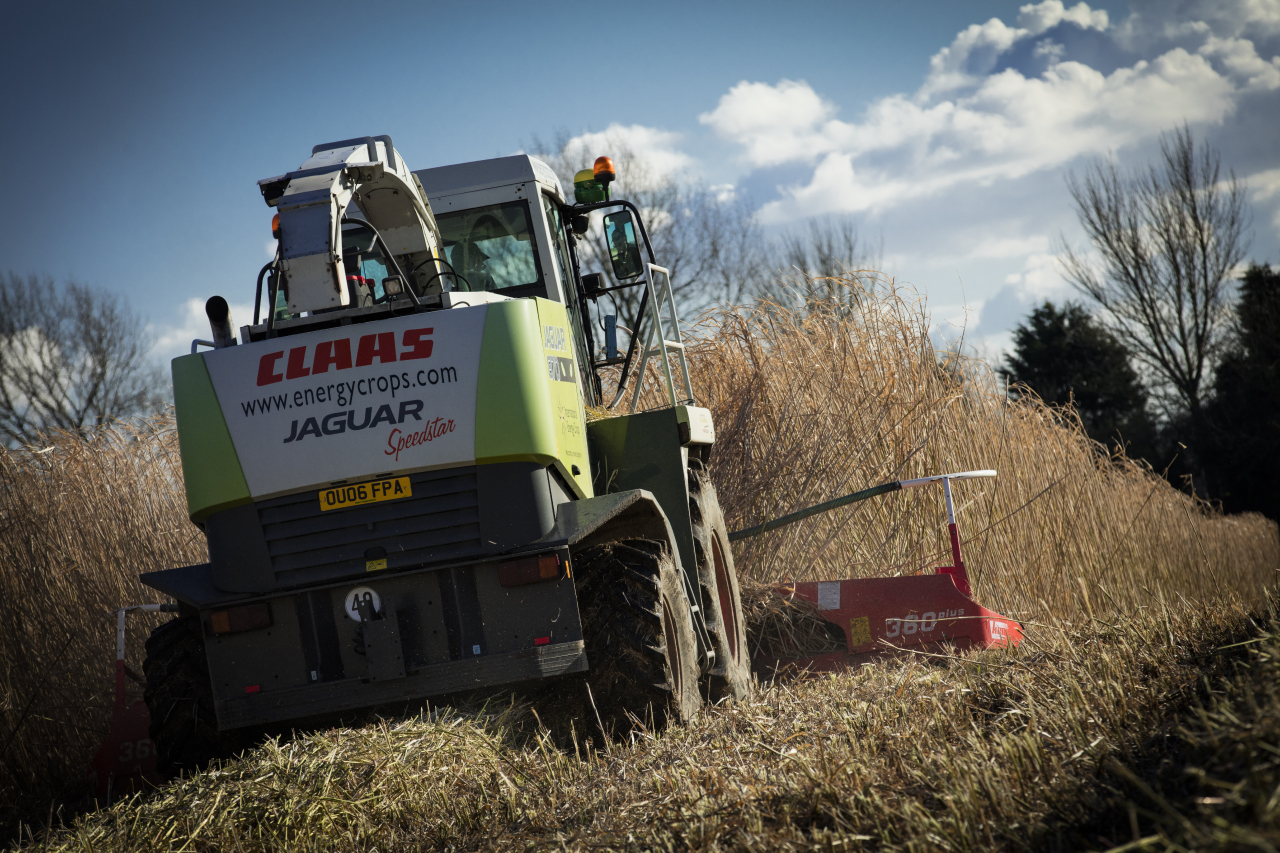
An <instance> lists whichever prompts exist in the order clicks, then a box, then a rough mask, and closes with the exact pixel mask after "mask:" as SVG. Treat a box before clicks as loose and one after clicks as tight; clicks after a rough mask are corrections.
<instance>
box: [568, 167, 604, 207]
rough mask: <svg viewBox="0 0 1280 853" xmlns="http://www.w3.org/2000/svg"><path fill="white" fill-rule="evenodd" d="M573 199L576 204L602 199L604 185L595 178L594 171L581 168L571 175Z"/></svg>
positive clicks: (591, 202)
mask: <svg viewBox="0 0 1280 853" xmlns="http://www.w3.org/2000/svg"><path fill="white" fill-rule="evenodd" d="M573 200H574V201H576V202H577V203H578V204H595V203H596V202H598V201H604V187H602V186H601V185H600V182H599V181H597V180H596V175H595V172H593V171H591V170H590V169H583V170H582V171H580V172H578V173H577V174H576V175H574V176H573Z"/></svg>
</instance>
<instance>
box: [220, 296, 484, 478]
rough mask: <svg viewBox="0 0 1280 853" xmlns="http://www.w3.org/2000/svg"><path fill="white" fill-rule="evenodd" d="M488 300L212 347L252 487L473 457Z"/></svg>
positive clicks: (405, 468)
mask: <svg viewBox="0 0 1280 853" xmlns="http://www.w3.org/2000/svg"><path fill="white" fill-rule="evenodd" d="M485 311H486V308H485V306H482V305H477V306H474V307H470V308H455V309H452V310H449V311H435V312H431V313H428V314H414V315H411V316H408V317H398V318H395V319H392V320H384V321H381V322H377V323H361V324H353V325H351V326H343V327H340V328H337V329H325V330H322V331H316V332H307V333H305V334H300V335H291V336H288V337H281V338H273V339H270V340H266V341H259V342H258V343H254V344H248V345H241V346H234V347H226V348H224V349H219V350H214V351H212V352H207V353H204V361H205V365H206V367H207V368H208V370H209V377H210V379H211V380H212V382H213V388H214V391H215V392H216V393H217V395H218V403H219V405H220V406H221V408H222V412H223V416H224V417H225V418H226V421H227V429H228V430H229V432H230V433H231V440H232V442H233V443H234V444H235V447H236V453H237V455H238V456H239V457H240V465H241V467H242V468H243V470H244V476H245V480H246V481H247V482H248V485H249V491H250V493H251V494H252V495H253V497H254V498H258V499H260V498H263V497H269V496H271V495H274V494H280V493H282V492H287V491H292V490H296V489H299V488H305V487H308V486H312V485H316V484H321V483H332V482H334V481H337V480H344V479H348V478H351V477H368V476H369V475H371V474H379V473H383V472H390V471H393V470H394V471H408V470H414V469H419V470H420V469H423V468H432V467H443V466H448V465H463V464H467V463H469V462H471V461H473V460H474V459H475V412H476V384H477V380H478V374H479V366H480V346H481V339H482V337H483V332H484V321H485Z"/></svg>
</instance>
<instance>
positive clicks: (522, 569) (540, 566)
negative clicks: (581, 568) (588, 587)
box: [498, 554, 569, 586]
mask: <svg viewBox="0 0 1280 853" xmlns="http://www.w3.org/2000/svg"><path fill="white" fill-rule="evenodd" d="M562 567H563V568H562ZM568 570H569V566H568V564H567V563H564V562H563V561H561V559H560V555H559V554H539V555H538V556H536V557H522V558H520V559H519V560H508V561H506V562H505V563H499V564H498V583H499V584H501V585H502V586H524V585H525V584H530V583H541V582H542V581H554V580H559V579H560V578H562V577H568V574H569V571H568Z"/></svg>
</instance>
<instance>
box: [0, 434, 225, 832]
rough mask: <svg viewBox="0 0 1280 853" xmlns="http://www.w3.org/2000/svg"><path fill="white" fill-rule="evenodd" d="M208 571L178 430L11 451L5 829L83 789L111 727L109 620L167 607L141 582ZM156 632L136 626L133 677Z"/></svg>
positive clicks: (4, 500)
mask: <svg viewBox="0 0 1280 853" xmlns="http://www.w3.org/2000/svg"><path fill="white" fill-rule="evenodd" d="M204 558H205V545H204V536H203V535H202V534H201V533H200V531H199V530H197V529H196V528H195V527H194V526H193V525H192V524H191V523H190V522H189V521H188V520H187V512H186V498H185V496H184V494H183V489H182V470H181V467H180V465H179V461H178V447H177V438H176V435H175V433H174V430H173V426H172V422H171V421H169V420H168V419H163V418H162V419H157V420H156V421H153V422H149V423H145V424H141V425H135V426H134V427H132V428H129V427H124V426H122V427H119V428H114V429H110V430H103V431H101V432H99V433H97V434H95V435H94V436H93V437H92V438H91V439H89V440H85V439H82V438H81V437H80V436H78V435H67V434H59V435H51V436H48V438H47V441H46V442H44V443H43V444H42V445H41V446H36V447H31V448H26V449H23V450H17V451H11V450H4V451H0V824H3V823H7V822H9V821H8V819H11V818H12V815H13V814H14V813H15V812H18V811H26V810H28V809H29V808H30V807H31V806H32V804H36V805H43V804H45V803H47V802H48V801H49V800H50V798H51V797H54V796H59V795H63V796H66V795H72V794H74V793H75V791H74V788H75V786H76V784H77V783H78V782H79V781H80V780H81V779H83V777H84V775H85V772H86V764H87V762H88V760H89V759H90V758H91V757H92V755H93V753H94V751H95V750H96V749H97V747H98V746H99V745H100V744H101V742H102V739H103V737H104V736H105V735H106V732H107V728H108V722H109V720H110V711H111V701H112V690H113V686H114V676H113V672H114V669H113V667H114V660H115V620H114V618H110V617H109V616H108V614H109V613H110V612H111V611H114V609H115V608H117V607H120V606H122V605H125V604H138V603H142V602H149V601H158V600H160V599H159V598H158V597H157V596H158V593H156V592H155V591H154V590H151V589H148V588H146V587H144V586H142V585H141V584H140V583H138V574H139V573H140V572H147V571H154V570H156V569H163V568H170V567H172V566H175V565H180V564H184V563H191V562H199V561H201V560H203V559H204ZM112 615H113V614H112ZM155 624H156V618H155V617H147V616H134V617H131V619H130V626H129V632H128V641H129V642H128V655H129V659H130V660H131V661H132V662H133V664H134V666H135V667H137V665H138V662H139V661H140V660H141V656H142V654H143V651H142V642H143V640H144V639H145V638H146V634H147V632H148V631H149V630H150V628H151V627H154V625H155ZM138 695H140V693H139V694H138Z"/></svg>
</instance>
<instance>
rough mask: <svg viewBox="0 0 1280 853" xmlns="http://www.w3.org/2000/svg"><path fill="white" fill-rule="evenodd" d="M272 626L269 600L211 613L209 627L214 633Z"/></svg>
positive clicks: (229, 632)
mask: <svg viewBox="0 0 1280 853" xmlns="http://www.w3.org/2000/svg"><path fill="white" fill-rule="evenodd" d="M270 627H271V605H270V604H268V603H267V602H265V601H264V602H261V603H259V604H244V605H241V606H240V607H228V608H227V609H225V610H215V611H213V612H212V613H210V614H209V628H210V629H211V630H212V631H213V633H214V634H216V635H218V636H221V635H223V634H239V633H240V632H241V631H256V630H257V629H259V628H270Z"/></svg>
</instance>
